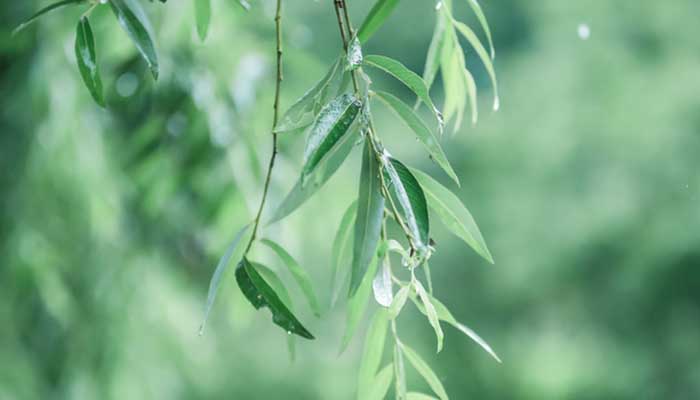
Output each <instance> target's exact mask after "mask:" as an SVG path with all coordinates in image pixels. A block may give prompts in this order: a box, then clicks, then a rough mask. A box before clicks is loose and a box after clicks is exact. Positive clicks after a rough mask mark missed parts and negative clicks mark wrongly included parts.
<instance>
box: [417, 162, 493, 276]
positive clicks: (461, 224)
mask: <svg viewBox="0 0 700 400" xmlns="http://www.w3.org/2000/svg"><path fill="white" fill-rule="evenodd" d="M412 172H413V175H414V176H415V177H416V179H417V180H418V182H420V185H421V186H422V187H423V189H424V190H425V193H426V195H427V197H428V204H429V205H430V208H431V209H432V210H433V211H434V212H435V214H437V216H438V218H440V220H441V221H442V223H443V224H445V227H447V229H448V230H449V231H450V232H452V233H453V234H455V235H456V236H457V237H459V238H460V239H462V240H463V241H464V242H465V243H467V244H468V245H469V246H470V247H471V248H473V249H474V250H475V251H476V252H477V253H478V254H479V255H480V256H482V257H483V258H485V259H486V260H487V261H488V262H490V263H491V264H493V257H492V256H491V252H490V251H489V249H488V247H487V246H486V242H485V241H484V238H483V236H482V235H481V231H479V227H478V226H477V225H476V222H475V221H474V218H473V217H472V215H471V213H470V212H469V210H467V208H466V207H464V205H463V204H462V202H461V201H460V200H459V198H458V197H457V196H455V195H454V194H453V193H452V192H450V191H449V190H448V189H447V188H445V187H444V186H442V185H441V184H440V183H438V182H437V181H436V180H434V179H433V178H431V177H430V176H429V175H427V174H425V173H424V172H421V171H418V170H416V169H413V170H412Z"/></svg>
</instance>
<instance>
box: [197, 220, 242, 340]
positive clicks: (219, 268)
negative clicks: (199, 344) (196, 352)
mask: <svg viewBox="0 0 700 400" xmlns="http://www.w3.org/2000/svg"><path fill="white" fill-rule="evenodd" d="M250 235H252V231H251V229H250V224H248V225H246V226H244V227H243V228H241V230H240V231H238V232H237V233H236V235H235V236H234V237H233V240H232V241H231V244H229V246H228V248H227V249H226V252H225V253H224V255H223V257H221V259H220V260H219V263H218V264H217V265H216V269H215V270H214V275H212V277H211V282H210V283H209V293H208V294H207V303H206V305H205V307H204V319H203V320H202V324H201V325H200V327H199V334H200V335H201V334H203V333H204V327H205V325H206V323H207V319H208V318H209V312H210V311H211V308H212V306H213V305H214V300H215V299H216V293H217V292H218V291H219V285H220V284H221V278H223V276H224V272H226V270H227V268H228V266H229V263H230V262H231V259H232V258H234V259H236V260H240V259H241V257H243V251H244V250H245V246H239V244H240V243H241V242H243V243H247V242H248V240H249V238H250ZM242 239H243V240H242Z"/></svg>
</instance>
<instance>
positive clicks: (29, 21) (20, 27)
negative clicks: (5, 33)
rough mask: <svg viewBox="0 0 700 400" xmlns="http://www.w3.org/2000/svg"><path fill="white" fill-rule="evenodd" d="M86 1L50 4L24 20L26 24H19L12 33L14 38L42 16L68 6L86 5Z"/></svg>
mask: <svg viewBox="0 0 700 400" xmlns="http://www.w3.org/2000/svg"><path fill="white" fill-rule="evenodd" d="M86 1H87V0H62V1H57V2H55V3H52V4H49V5H48V6H46V7H44V8H42V9H41V10H39V11H37V12H36V13H34V15H32V16H31V17H29V18H27V19H26V20H24V22H22V23H21V24H19V25H18V26H17V27H16V28H15V29H14V30H13V31H12V36H14V35H16V34H18V33H20V32H21V31H22V30H24V28H26V27H28V26H29V25H31V24H32V22H34V21H36V20H37V19H39V18H40V17H41V16H43V15H44V14H46V13H49V12H51V11H53V10H55V9H57V8H61V7H64V6H67V5H71V4H80V3H84V2H86Z"/></svg>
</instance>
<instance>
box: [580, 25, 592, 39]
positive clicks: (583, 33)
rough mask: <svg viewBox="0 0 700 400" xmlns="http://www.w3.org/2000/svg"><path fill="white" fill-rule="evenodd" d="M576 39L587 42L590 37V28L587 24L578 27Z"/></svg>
mask: <svg viewBox="0 0 700 400" xmlns="http://www.w3.org/2000/svg"><path fill="white" fill-rule="evenodd" d="M578 37H579V38H581V40H588V38H589V37H591V28H590V27H589V26H588V24H579V25H578Z"/></svg>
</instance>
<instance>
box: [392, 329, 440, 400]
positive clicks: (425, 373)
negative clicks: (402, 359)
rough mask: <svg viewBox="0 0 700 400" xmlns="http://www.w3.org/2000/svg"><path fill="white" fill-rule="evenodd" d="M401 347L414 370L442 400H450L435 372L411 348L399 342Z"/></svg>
mask: <svg viewBox="0 0 700 400" xmlns="http://www.w3.org/2000/svg"><path fill="white" fill-rule="evenodd" d="M399 346H400V347H401V351H402V352H403V354H404V355H405V356H406V359H407V360H408V362H409V363H410V364H411V365H412V366H413V368H415V370H416V371H417V372H418V373H419V374H420V376H422V377H423V379H425V381H426V383H428V386H430V388H431V389H432V390H433V392H434V393H435V394H436V395H437V396H438V397H439V398H440V400H448V399H449V397H448V396H447V392H445V388H444V387H443V386H442V382H440V379H439V378H438V377H437V375H436V374H435V372H433V370H432V369H430V367H429V366H428V364H427V363H426V362H425V361H424V360H423V359H422V358H421V357H420V356H419V355H418V354H417V353H416V352H415V351H413V349H411V348H410V347H408V346H406V345H405V344H403V343H401V342H399Z"/></svg>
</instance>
